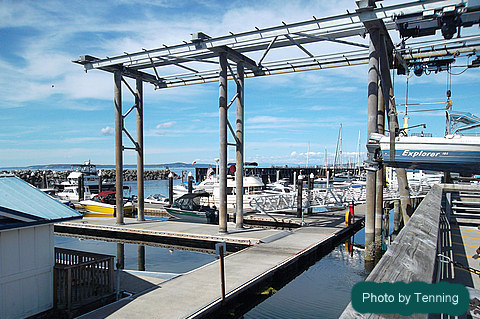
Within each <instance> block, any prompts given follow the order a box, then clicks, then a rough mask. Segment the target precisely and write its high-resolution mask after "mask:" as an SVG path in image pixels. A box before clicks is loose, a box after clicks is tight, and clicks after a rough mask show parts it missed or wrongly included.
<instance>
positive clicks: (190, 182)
mask: <svg viewBox="0 0 480 319" xmlns="http://www.w3.org/2000/svg"><path fill="white" fill-rule="evenodd" d="M188 193H189V194H191V193H193V175H192V172H188Z"/></svg>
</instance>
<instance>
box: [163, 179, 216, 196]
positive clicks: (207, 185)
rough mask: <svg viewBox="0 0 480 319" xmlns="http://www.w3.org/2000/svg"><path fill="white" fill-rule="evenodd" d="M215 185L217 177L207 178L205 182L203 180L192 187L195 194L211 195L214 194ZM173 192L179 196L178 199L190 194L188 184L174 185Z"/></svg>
mask: <svg viewBox="0 0 480 319" xmlns="http://www.w3.org/2000/svg"><path fill="white" fill-rule="evenodd" d="M215 183H217V179H216V178H215V177H209V178H206V179H205V180H203V181H202V182H200V183H199V184H196V185H195V184H194V185H192V188H193V192H194V193H203V192H207V193H209V194H213V189H214V186H215ZM173 192H174V194H176V195H177V197H178V196H181V195H185V194H187V193H188V184H187V183H183V184H182V185H174V186H173Z"/></svg>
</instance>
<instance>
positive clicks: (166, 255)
mask: <svg viewBox="0 0 480 319" xmlns="http://www.w3.org/2000/svg"><path fill="white" fill-rule="evenodd" d="M54 237H55V246H56V247H61V248H66V249H74V250H80V251H88V252H94V253H99V254H105V255H112V256H115V257H116V259H115V263H117V262H118V266H119V267H120V268H121V269H128V270H146V271H154V272H167V273H184V272H187V271H190V270H193V269H195V268H198V267H200V266H203V265H205V264H207V263H210V262H212V261H214V260H215V255H214V253H215V251H214V250H207V249H196V250H195V251H192V250H191V249H190V248H188V249H189V250H187V248H185V247H181V246H172V245H162V244H157V243H146V242H136V241H124V240H122V241H119V240H115V239H111V238H104V240H99V239H98V238H97V239H93V238H90V237H86V236H78V237H71V236H60V235H55V236H54Z"/></svg>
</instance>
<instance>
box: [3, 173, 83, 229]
mask: <svg viewBox="0 0 480 319" xmlns="http://www.w3.org/2000/svg"><path fill="white" fill-rule="evenodd" d="M81 217H82V214H80V213H78V212H77V211H75V210H73V209H71V208H70V207H68V206H66V205H64V204H62V203H61V202H59V201H57V200H56V199H54V198H53V197H51V196H49V195H47V194H45V193H44V192H42V191H41V190H39V189H38V188H36V187H33V186H32V185H30V184H28V183H27V182H24V181H23V180H21V179H20V178H18V177H15V176H14V175H10V174H3V175H0V229H5V228H16V227H25V226H30V225H34V224H45V223H56V222H59V221H65V220H71V219H77V218H81Z"/></svg>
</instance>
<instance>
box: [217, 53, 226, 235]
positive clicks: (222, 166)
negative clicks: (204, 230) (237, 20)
mask: <svg viewBox="0 0 480 319" xmlns="http://www.w3.org/2000/svg"><path fill="white" fill-rule="evenodd" d="M219 62H220V70H219V77H218V86H219V92H218V96H219V97H218V118H219V122H218V124H219V155H220V156H219V158H220V162H219V190H220V194H219V212H218V215H219V216H218V217H219V223H218V231H219V233H221V234H222V233H223V234H224V233H227V54H226V53H225V52H220V53H219Z"/></svg>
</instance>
